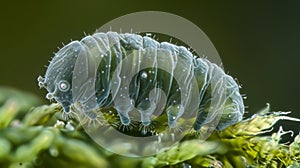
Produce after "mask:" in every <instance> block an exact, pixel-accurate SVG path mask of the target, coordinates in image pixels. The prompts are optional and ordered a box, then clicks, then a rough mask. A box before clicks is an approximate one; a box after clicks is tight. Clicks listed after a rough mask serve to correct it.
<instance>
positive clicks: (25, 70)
mask: <svg viewBox="0 0 300 168" xmlns="http://www.w3.org/2000/svg"><path fill="white" fill-rule="evenodd" d="M0 8H1V10H0V19H1V20H0V21H1V26H0V37H1V40H0V49H1V52H0V55H1V60H0V85H5V86H12V87H15V88H19V89H22V90H27V91H31V92H33V93H35V94H37V95H39V96H41V97H44V96H45V91H44V90H40V89H39V88H38V86H37V82H36V79H37V77H38V76H39V75H44V72H45V70H46V68H45V67H44V66H45V65H48V61H49V60H50V58H51V57H52V56H53V52H57V50H58V49H57V47H62V43H65V44H67V43H68V42H70V39H73V40H78V39H81V38H82V37H84V32H86V33H87V34H91V33H93V32H94V31H95V29H96V28H98V27H100V26H101V25H103V24H105V23H106V22H108V21H110V20H112V19H114V18H117V17H119V16H122V15H125V14H128V13H132V12H137V11H143V10H158V11H165V12H170V13H174V14H177V15H180V16H182V17H184V18H186V19H188V20H190V21H192V22H193V23H195V24H196V25H198V26H199V27H200V28H201V29H202V30H203V31H204V32H205V33H206V34H207V35H208V37H209V38H210V39H211V41H212V43H213V44H214V45H215V47H216V48H217V50H218V52H219V54H220V56H221V58H222V61H223V64H224V67H225V70H226V72H229V74H230V75H232V76H234V77H236V78H237V79H238V81H239V83H240V84H242V85H243V87H242V90H241V92H242V93H244V94H246V95H247V97H248V98H247V99H246V100H245V105H246V106H248V107H249V108H247V109H246V110H247V111H249V113H253V112H256V111H257V110H259V109H261V108H263V107H264V106H265V103H267V102H268V103H270V104H271V109H272V110H274V111H279V110H283V111H292V114H291V116H294V117H299V118H300V106H299V96H300V91H299V90H300V88H299V86H300V85H299V84H300V78H299V74H298V72H299V70H300V68H299V67H300V66H299V61H300V50H299V48H300V45H299V44H300V43H299V38H300V31H299V30H300V10H299V8H300V3H299V2H296V1H294V2H292V1H289V2H282V3H275V2H273V3H271V2H265V3H262V2H260V1H256V2H253V1H251V2H250V1H249V2H234V3H226V2H221V1H219V2H215V3H211V2H209V3H207V2H197V1H194V2H192V1H163V2H162V1H147V2H146V1H141V0H140V1H130V2H129V1H113V0H111V1H100V0H99V1H95V0H86V1H79V0H72V1H71V0H65V1H61V0H51V1H30V0H28V1H21V0H20V1H2V2H1V6H0ZM187 31H188V30H187ZM249 115H250V114H246V116H249ZM280 124H281V125H285V127H284V129H293V130H294V131H296V133H298V132H299V130H300V126H299V125H300V123H293V122H288V123H285V122H281V123H280ZM275 130H277V129H275Z"/></svg>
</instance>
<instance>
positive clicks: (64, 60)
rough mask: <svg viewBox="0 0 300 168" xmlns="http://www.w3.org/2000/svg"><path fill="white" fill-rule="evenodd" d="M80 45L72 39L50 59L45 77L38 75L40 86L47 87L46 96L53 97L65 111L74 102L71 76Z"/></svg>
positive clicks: (68, 110)
mask: <svg viewBox="0 0 300 168" xmlns="http://www.w3.org/2000/svg"><path fill="white" fill-rule="evenodd" d="M81 48H82V46H81V44H80V43H79V42H78V41H73V42H71V43H69V44H68V45H66V46H64V47H63V48H62V49H60V50H59V51H58V52H57V53H56V54H55V57H54V58H53V59H52V60H51V62H50V65H49V67H48V69H47V71H46V74H45V77H44V78H43V77H39V78H38V82H39V86H40V87H44V88H46V89H47V91H48V94H47V96H46V98H48V99H53V98H54V99H55V100H56V101H57V102H59V103H61V105H62V107H63V108H64V111H65V112H66V113H68V112H70V106H71V105H72V104H73V103H74V100H73V95H72V78H73V71H74V65H75V63H76V59H77V57H78V54H79V53H80V50H81Z"/></svg>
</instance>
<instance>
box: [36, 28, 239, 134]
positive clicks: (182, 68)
mask: <svg viewBox="0 0 300 168" xmlns="http://www.w3.org/2000/svg"><path fill="white" fill-rule="evenodd" d="M100 60H101V61H100ZM124 62H125V64H124ZM121 63H122V66H120V64H121ZM126 63H127V64H126ZM143 65H144V67H145V68H141V67H142V66H143ZM132 72H137V73H132ZM128 74H129V75H128ZM130 74H132V75H130ZM116 76H117V77H116ZM93 78H95V80H93ZM126 78H130V79H131V80H130V81H129V82H128V83H126ZM193 79H195V81H196V83H193ZM39 83H40V85H41V86H44V87H45V88H46V89H47V91H48V92H49V94H48V97H51V98H52V97H53V98H54V99H55V100H56V101H57V102H60V103H61V104H62V106H63V108H64V112H66V113H69V112H70V106H71V105H73V104H79V106H77V107H78V110H79V111H81V112H82V113H84V114H86V116H87V117H89V118H90V119H94V118H95V115H93V113H91V111H93V110H95V109H97V108H111V107H113V108H114V109H116V110H117V112H118V114H119V117H120V121H121V122H122V124H123V125H129V124H130V123H131V117H130V115H129V114H130V113H131V111H132V110H133V109H137V111H138V112H139V114H140V122H141V123H142V124H143V125H144V126H148V125H149V124H150V123H151V116H152V115H154V114H156V113H157V111H158V110H160V109H163V115H166V116H167V123H168V125H169V126H170V127H174V126H176V122H177V120H178V119H179V118H181V117H183V116H184V113H185V112H186V111H188V112H190V113H193V112H194V111H195V113H196V114H197V115H196V120H195V122H194V129H195V130H199V129H200V128H201V127H202V125H203V124H206V123H209V122H211V121H212V120H214V119H215V118H218V117H219V123H218V125H217V127H216V128H217V129H219V130H222V129H224V128H226V127H227V126H229V125H232V124H234V123H236V122H238V121H240V120H241V119H242V116H243V114H244V105H243V100H242V97H241V95H240V93H239V87H238V84H237V83H236V82H235V81H234V79H233V78H232V77H230V76H229V75H227V74H225V73H224V71H223V69H221V68H220V67H218V66H217V65H215V64H213V63H211V62H209V61H208V60H206V59H203V58H197V57H194V56H193V54H192V53H191V52H189V51H188V50H187V49H186V48H185V47H182V46H176V45H173V44H170V43H167V42H162V43H159V42H157V41H155V40H154V39H152V38H150V37H147V36H145V37H142V36H140V35H137V34H129V33H126V34H119V33H115V32H108V33H95V34H93V35H91V36H86V37H85V38H83V39H82V40H81V41H73V42H71V43H70V44H68V45H66V46H64V47H63V48H62V49H61V50H59V51H58V52H57V53H56V54H55V57H54V58H53V59H52V61H51V62H50V65H49V67H48V69H47V71H46V74H45V77H44V78H40V80H39ZM90 83H91V84H90ZM124 83H125V84H124ZM126 84H127V85H126ZM127 86H128V87H127ZM155 88H159V89H160V90H155V91H154V92H151V91H153V89H155ZM190 88H197V89H196V90H197V91H198V92H197V93H198V95H199V97H197V99H199V101H198V104H195V103H192V102H194V101H193V100H192V99H194V98H193V97H192V96H193V92H195V91H187V92H186V93H187V94H186V97H183V96H182V95H183V92H182V90H184V89H185V90H188V89H190ZM162 93H164V95H165V97H166V99H167V101H166V103H165V105H164V107H159V105H160V102H161V100H162V98H161V97H162V96H163V94H162ZM123 97H124V99H123ZM125 97H126V99H125ZM196 102H197V101H196ZM182 104H184V105H182Z"/></svg>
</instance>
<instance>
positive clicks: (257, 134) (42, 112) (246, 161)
mask: <svg viewBox="0 0 300 168" xmlns="http://www.w3.org/2000/svg"><path fill="white" fill-rule="evenodd" d="M12 93H14V94H12ZM40 102H41V101H39V99H38V98H35V97H34V96H32V95H30V94H26V93H21V92H17V91H14V90H11V91H9V89H7V88H6V89H1V88H0V105H1V107H0V167H20V166H22V167H98V168H99V167H145V168H148V167H189V166H192V167H300V137H299V135H297V136H296V137H295V139H294V142H292V143H290V144H289V145H287V144H281V143H280V140H281V137H282V136H283V135H285V134H286V133H289V131H286V132H285V131H283V129H282V128H280V130H279V131H278V132H277V133H273V134H272V135H271V136H266V135H265V134H264V133H266V132H269V131H270V129H271V128H272V127H273V125H274V124H275V123H276V122H277V121H278V120H294V121H300V120H298V119H295V118H291V117H288V116H287V114H288V113H284V112H270V110H269V106H267V108H265V109H264V110H262V111H260V112H258V113H257V114H256V115H254V116H253V117H251V118H249V119H246V120H243V121H241V122H239V123H237V124H235V125H232V126H230V127H228V128H226V129H225V130H223V131H215V132H214V133H213V134H212V135H211V136H210V137H209V138H208V139H207V140H206V141H204V142H199V140H198V137H197V136H198V134H195V133H192V132H191V133H190V134H189V135H187V136H186V138H184V139H183V140H182V141H181V142H180V143H178V144H176V145H175V146H173V147H172V148H170V149H166V150H165V151H163V152H161V153H159V154H157V155H154V156H149V157H143V158H130V157H125V156H120V155H116V154H113V153H110V152H108V151H106V150H105V149H103V148H101V147H100V146H98V145H97V144H95V143H94V142H93V141H92V140H91V139H90V138H89V136H87V135H86V133H85V132H84V131H83V129H82V128H81V126H80V124H79V122H78V121H77V120H76V118H74V119H69V120H66V119H64V118H63V117H62V115H61V107H60V106H59V105H58V104H51V105H41V106H38V107H36V108H31V107H34V106H37V105H38V104H39V103H40ZM104 117H106V118H111V117H110V116H104ZM113 119H115V118H114V117H112V118H111V120H113ZM113 121H114V120H113Z"/></svg>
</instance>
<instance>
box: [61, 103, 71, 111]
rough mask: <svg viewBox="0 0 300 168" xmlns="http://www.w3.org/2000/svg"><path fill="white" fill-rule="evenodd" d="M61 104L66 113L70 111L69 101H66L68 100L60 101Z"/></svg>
mask: <svg viewBox="0 0 300 168" xmlns="http://www.w3.org/2000/svg"><path fill="white" fill-rule="evenodd" d="M61 105H62V107H63V109H64V112H66V113H69V112H70V107H71V103H70V102H68V101H64V102H61Z"/></svg>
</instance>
